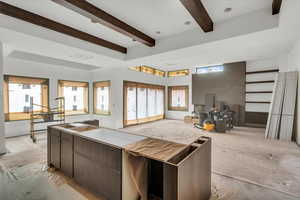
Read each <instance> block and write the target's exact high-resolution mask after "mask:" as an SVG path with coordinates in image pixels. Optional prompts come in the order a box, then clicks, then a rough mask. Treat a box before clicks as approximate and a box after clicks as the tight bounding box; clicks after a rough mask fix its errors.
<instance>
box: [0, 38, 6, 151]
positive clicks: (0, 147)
mask: <svg viewBox="0 0 300 200" xmlns="http://www.w3.org/2000/svg"><path fill="white" fill-rule="evenodd" d="M3 50H4V49H3V44H2V43H0V83H1V84H0V99H1V101H0V155H1V154H3V153H5V152H6V149H5V137H4V113H3V101H2V99H3V84H2V83H3V63H4V62H3V60H4V52H3Z"/></svg>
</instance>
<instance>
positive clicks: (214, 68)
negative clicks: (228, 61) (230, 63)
mask: <svg viewBox="0 0 300 200" xmlns="http://www.w3.org/2000/svg"><path fill="white" fill-rule="evenodd" d="M223 71H224V66H223V65H216V66H209V67H197V68H196V73H197V74H207V73H214V72H223Z"/></svg>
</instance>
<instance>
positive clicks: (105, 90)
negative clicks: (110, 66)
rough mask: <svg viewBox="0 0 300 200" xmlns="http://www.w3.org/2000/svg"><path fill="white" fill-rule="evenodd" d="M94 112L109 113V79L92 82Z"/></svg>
mask: <svg viewBox="0 0 300 200" xmlns="http://www.w3.org/2000/svg"><path fill="white" fill-rule="evenodd" d="M93 85H94V86H93V88H94V89H93V90H94V113H95V114H102V115H109V114H110V113H111V111H110V81H100V82H94V84H93Z"/></svg>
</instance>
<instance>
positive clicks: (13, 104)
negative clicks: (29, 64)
mask: <svg viewBox="0 0 300 200" xmlns="http://www.w3.org/2000/svg"><path fill="white" fill-rule="evenodd" d="M3 97H4V99H3V102H4V115H5V120H6V121H14V120H28V119H30V112H31V111H32V110H33V112H35V113H38V112H47V110H48V106H49V99H48V97H49V79H44V78H32V77H22V76H11V75H4V87H3ZM31 101H32V103H33V104H34V105H33V107H31Z"/></svg>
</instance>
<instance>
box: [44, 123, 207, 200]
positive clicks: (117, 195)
mask: <svg viewBox="0 0 300 200" xmlns="http://www.w3.org/2000/svg"><path fill="white" fill-rule="evenodd" d="M48 165H49V167H54V168H56V169H58V170H60V171H62V172H63V173H64V174H65V175H67V176H69V177H71V178H74V180H75V181H76V182H77V183H78V184H79V185H81V186H83V187H85V188H87V189H89V190H90V191H91V192H93V193H95V194H96V195H99V196H100V197H102V198H105V199H109V200H137V199H141V200H148V199H149V200H150V199H151V198H152V197H153V198H159V199H163V200H186V199H189V200H208V199H209V197H210V193H211V189H210V187H211V182H210V181H211V140H210V138H207V137H200V138H199V139H198V140H196V141H195V142H193V143H192V144H190V145H183V144H177V143H173V142H168V141H164V140H158V139H153V138H147V137H144V136H139V135H133V134H128V133H124V132H121V131H118V130H112V129H106V128H99V127H96V126H91V125H87V124H81V123H73V124H66V125H63V126H49V127H48ZM191 184H192V185H191Z"/></svg>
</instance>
